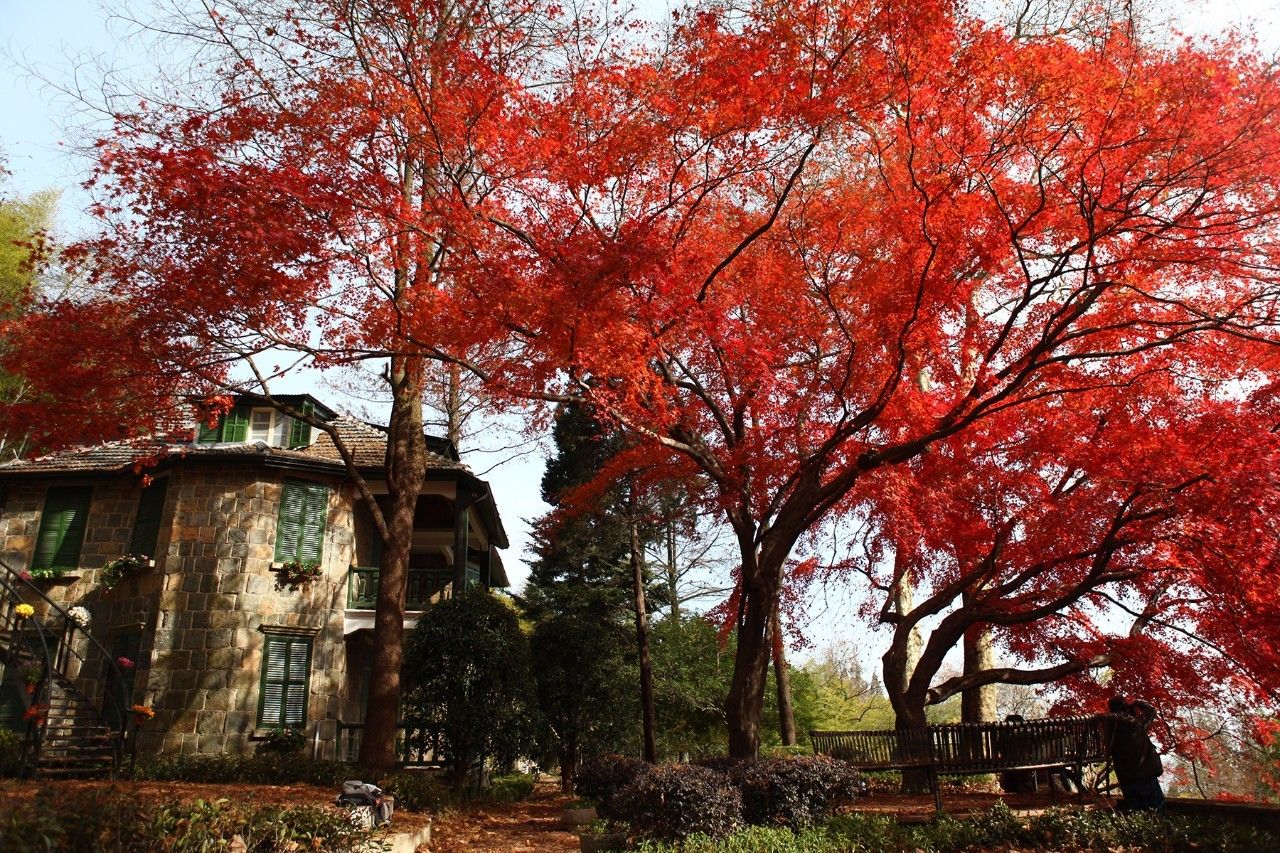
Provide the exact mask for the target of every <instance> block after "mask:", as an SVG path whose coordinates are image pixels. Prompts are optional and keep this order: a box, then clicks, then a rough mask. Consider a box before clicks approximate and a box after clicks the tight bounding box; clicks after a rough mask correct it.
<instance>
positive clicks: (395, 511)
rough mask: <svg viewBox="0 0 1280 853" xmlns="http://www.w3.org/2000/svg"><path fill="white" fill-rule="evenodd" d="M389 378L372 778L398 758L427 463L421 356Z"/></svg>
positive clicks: (371, 706) (404, 361) (365, 737)
mask: <svg viewBox="0 0 1280 853" xmlns="http://www.w3.org/2000/svg"><path fill="white" fill-rule="evenodd" d="M390 380H391V388H392V403H391V419H390V424H389V426H388V428H387V457H386V467H387V492H388V503H389V506H388V508H387V513H388V514H387V518H386V520H387V528H388V539H387V541H386V542H385V543H384V545H383V549H382V566H381V568H380V571H379V582H378V600H377V604H376V609H375V611H374V618H373V648H374V653H373V666H372V671H371V673H370V676H369V697H368V705H367V710H366V712H365V721H364V732H363V734H362V736H361V739H360V757H359V762H360V767H361V768H362V769H364V770H365V771H366V772H367V773H368V774H369V775H370V776H371V777H373V778H378V776H380V775H382V774H384V773H386V772H387V771H389V770H390V769H391V768H392V767H393V766H394V765H395V762H396V754H395V743H396V727H397V725H398V724H399V721H400V670H401V665H402V663H403V641H404V597H405V591H406V586H407V584H408V578H409V551H410V548H411V547H412V544H413V515H414V510H415V508H416V507H417V502H418V493H419V492H420V491H421V490H422V481H423V478H424V477H425V476H426V467H427V445H426V437H425V435H424V433H423V425H422V402H423V398H422V395H423V390H422V362H421V359H417V358H393V359H392V362H391V367H390Z"/></svg>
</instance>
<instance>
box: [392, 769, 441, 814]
mask: <svg viewBox="0 0 1280 853" xmlns="http://www.w3.org/2000/svg"><path fill="white" fill-rule="evenodd" d="M378 787H379V788H381V789H382V790H383V791H385V792H386V793H388V794H391V795H392V796H394V797H395V798H396V808H398V809H408V810H409V811H411V812H439V811H441V810H442V809H443V808H444V807H445V806H448V805H452V804H453V803H454V802H455V799H456V795H455V794H454V793H453V791H452V790H451V789H450V788H448V787H447V786H445V785H444V784H443V783H442V782H441V781H440V780H439V779H437V778H436V777H435V776H433V775H432V774H430V773H426V772H424V771H421V770H401V771H400V772H398V773H393V774H391V775H390V776H388V777H386V778H385V779H383V780H382V781H381V782H379V783H378Z"/></svg>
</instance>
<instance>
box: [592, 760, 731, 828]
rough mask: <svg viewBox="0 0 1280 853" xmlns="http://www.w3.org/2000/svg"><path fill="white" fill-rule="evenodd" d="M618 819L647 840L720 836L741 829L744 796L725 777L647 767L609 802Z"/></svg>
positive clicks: (684, 767)
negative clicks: (701, 835) (703, 835)
mask: <svg viewBox="0 0 1280 853" xmlns="http://www.w3.org/2000/svg"><path fill="white" fill-rule="evenodd" d="M612 804H613V809H614V811H615V813H616V815H617V817H619V818H621V819H622V820H625V821H627V822H628V823H630V824H631V827H632V828H633V829H634V830H636V831H637V832H639V833H640V834H641V835H643V836H646V837H648V838H657V839H665V840H675V839H680V838H684V837H686V836H689V835H693V834H695V833H703V834H706V835H712V836H718V835H725V834H727V833H730V832H732V831H733V830H735V829H737V828H738V827H739V826H741V824H742V794H741V793H739V792H738V789H737V788H736V787H734V785H733V784H732V783H731V782H730V781H729V780H728V778H726V777H725V776H724V775H723V774H720V773H716V772H715V771H713V770H708V769H707V768H705V767H698V766H696V765H692V764H668V765H665V766H660V767H651V768H649V769H648V770H647V771H646V772H644V773H642V774H640V775H639V776H637V777H636V778H635V779H634V780H633V781H632V782H631V784H629V785H627V786H626V787H624V788H622V789H621V790H619V791H618V792H617V793H616V794H614V796H613V798H612Z"/></svg>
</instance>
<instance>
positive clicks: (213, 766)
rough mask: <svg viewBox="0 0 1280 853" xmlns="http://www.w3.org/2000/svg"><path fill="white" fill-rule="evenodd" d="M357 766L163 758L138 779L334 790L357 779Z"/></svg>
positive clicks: (254, 758) (257, 758) (275, 757)
mask: <svg viewBox="0 0 1280 853" xmlns="http://www.w3.org/2000/svg"><path fill="white" fill-rule="evenodd" d="M355 773H356V771H355V769H354V767H353V766H352V765H350V764H347V763H345V762H342V761H312V760H310V759H299V758H298V757H297V756H294V755H280V754H275V753H261V754H258V755H162V756H159V757H157V758H155V759H153V760H151V761H149V762H147V763H146V764H143V765H140V766H139V767H138V768H137V770H136V772H135V774H134V775H135V777H136V778H139V779H154V780H158V781H169V780H173V781H180V782H205V783H212V784H226V783H230V782H246V783H249V784H256V785H292V784H296V783H298V782H305V783H307V784H310V785H320V786H322V787H326V788H331V787H334V786H336V785H340V784H342V782H344V781H346V780H347V779H351V778H354V775H355Z"/></svg>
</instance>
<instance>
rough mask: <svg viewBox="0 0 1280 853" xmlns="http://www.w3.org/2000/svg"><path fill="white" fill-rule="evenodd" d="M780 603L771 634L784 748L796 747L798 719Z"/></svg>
mask: <svg viewBox="0 0 1280 853" xmlns="http://www.w3.org/2000/svg"><path fill="white" fill-rule="evenodd" d="M779 609H780V602H779V603H775V604H774V607H773V620H772V622H771V623H770V625H769V634H770V638H771V640H772V645H773V682H774V686H775V687H776V689H777V694H778V734H779V736H780V737H781V738H782V745H783V746H795V745H796V717H795V712H794V711H793V710H792V707H791V673H789V672H788V671H787V655H786V648H785V647H784V643H783V637H782V618H781V614H780V613H779Z"/></svg>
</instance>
